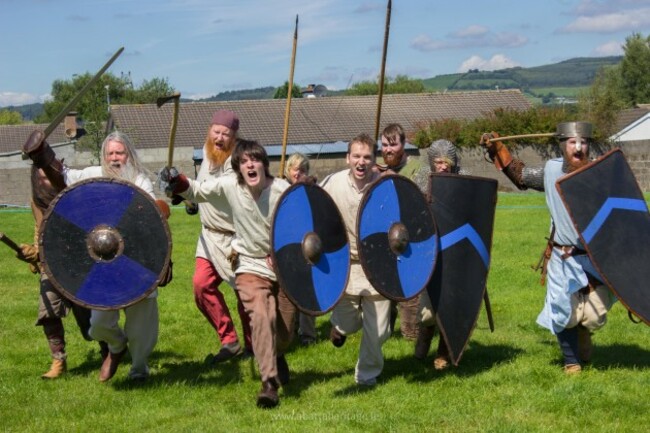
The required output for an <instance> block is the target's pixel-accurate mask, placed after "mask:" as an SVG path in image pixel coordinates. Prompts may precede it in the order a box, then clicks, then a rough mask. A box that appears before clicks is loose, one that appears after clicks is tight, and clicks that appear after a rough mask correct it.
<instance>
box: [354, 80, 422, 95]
mask: <svg viewBox="0 0 650 433" xmlns="http://www.w3.org/2000/svg"><path fill="white" fill-rule="evenodd" d="M424 92H426V89H425V86H424V83H423V82H422V80H420V79H417V78H409V77H408V76H406V75H397V76H396V77H395V78H391V77H387V78H386V80H385V82H384V93H385V94H390V93H424ZM378 93H379V83H377V82H375V81H360V82H358V83H355V84H353V85H352V87H350V88H349V89H348V90H346V92H345V94H346V95H347V96H365V95H377V94H378Z"/></svg>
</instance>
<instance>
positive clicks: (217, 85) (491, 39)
mask: <svg viewBox="0 0 650 433" xmlns="http://www.w3.org/2000/svg"><path fill="white" fill-rule="evenodd" d="M296 15H299V18H300V24H299V30H298V31H299V37H298V49H297V56H296V66H295V75H294V81H295V82H296V83H298V84H300V85H303V86H304V85H306V84H309V83H316V84H324V85H325V86H327V87H328V88H332V89H343V88H346V87H348V86H349V85H351V84H353V83H355V82H358V81H361V80H368V79H375V78H376V77H377V76H378V73H379V69H380V64H381V49H382V44H383V37H384V22H385V17H386V1H385V0H380V1H374V0H267V1H263V0H83V1H82V0H0V40H1V41H2V44H1V46H0V57H1V58H2V66H0V107H2V106H7V105H22V104H27V103H32V102H38V101H42V100H43V99H44V98H46V97H47V96H48V94H49V93H50V91H51V84H52V82H53V81H54V80H56V79H66V80H67V79H70V78H72V76H73V74H80V73H84V72H92V73H94V72H95V71H97V70H98V69H99V68H100V67H101V66H102V65H103V64H104V63H105V62H106V61H107V60H108V58H109V57H110V56H111V54H112V53H114V52H115V51H116V50H117V49H118V48H119V47H121V46H124V47H125V51H124V53H123V54H122V55H121V56H120V58H118V59H117V61H116V62H115V63H114V64H113V66H112V67H111V69H110V71H111V72H112V73H113V74H115V75H117V76H119V75H120V74H122V73H130V75H131V78H132V80H133V82H134V84H136V85H139V84H141V83H142V81H143V80H150V79H152V78H154V77H160V78H166V79H168V81H169V83H170V84H171V85H172V86H174V87H175V88H176V89H177V90H179V91H180V92H181V94H182V96H183V97H184V98H193V99H196V98H203V97H208V96H211V95H215V94H217V93H219V92H223V91H227V90H238V89H247V88H255V87H263V86H279V85H281V84H282V83H283V82H284V81H286V80H287V78H288V75H289V66H290V58H291V48H292V41H293V29H294V22H295V17H296ZM648 31H650V0H537V1H530V0H529V1H525V0H493V1H487V0H453V1H451V0H449V1H447V0H445V1H440V0H393V7H392V17H391V27H390V39H389V46H388V57H387V64H386V73H387V75H389V76H395V75H396V74H406V75H409V76H411V77H418V78H429V77H433V76H435V75H440V74H449V73H455V72H464V71H466V70H467V69H473V68H478V69H481V70H493V69H501V68H505V67H512V66H524V67H531V66H539V65H544V64H548V63H555V62H558V61H561V60H565V59H569V58H573V57H587V56H607V55H620V54H622V49H621V46H622V45H623V44H624V42H625V38H626V37H627V36H629V35H631V34H632V33H633V32H638V33H641V34H642V35H644V36H647V35H648Z"/></svg>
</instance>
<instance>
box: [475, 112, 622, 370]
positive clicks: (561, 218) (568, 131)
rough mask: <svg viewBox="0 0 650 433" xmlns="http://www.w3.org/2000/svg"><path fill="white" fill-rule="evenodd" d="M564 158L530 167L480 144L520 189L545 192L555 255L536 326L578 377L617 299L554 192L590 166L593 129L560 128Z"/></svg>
mask: <svg viewBox="0 0 650 433" xmlns="http://www.w3.org/2000/svg"><path fill="white" fill-rule="evenodd" d="M555 136H556V137H557V138H558V139H559V141H560V148H561V150H562V153H563V156H562V157H561V158H556V159H551V160H549V161H547V162H546V164H545V165H544V167H527V166H526V165H525V164H524V163H523V162H522V161H521V160H519V159H515V158H513V157H512V155H511V154H510V152H509V151H508V149H507V148H506V147H505V146H504V145H503V144H502V143H501V142H499V141H494V142H492V141H490V139H491V138H492V137H491V135H490V134H484V135H483V137H482V138H481V144H482V145H484V146H485V147H486V148H487V152H488V156H489V157H490V158H491V159H492V161H493V162H494V163H495V165H496V166H497V168H498V169H500V170H502V171H503V173H504V174H505V175H506V176H507V177H508V178H509V179H510V180H511V181H512V182H513V183H514V184H515V186H516V187H517V188H519V189H521V190H524V189H527V188H532V189H535V190H538V191H544V192H545V195H546V204H547V206H548V210H549V212H550V214H551V224H552V228H551V239H550V242H552V251H551V255H550V258H549V261H548V264H547V281H546V299H545V301H544V308H543V309H542V312H541V313H540V314H539V316H538V317H537V323H538V324H539V325H540V326H542V327H544V328H547V329H548V330H550V331H551V332H552V333H553V334H554V335H556V336H557V339H558V343H559V345H560V349H561V350H562V354H563V356H564V371H565V372H566V373H567V374H577V373H580V371H581V370H582V365H583V364H585V363H587V362H589V360H590V358H591V351H592V344H591V334H592V332H593V331H595V330H597V329H599V328H601V327H602V326H604V325H605V322H606V321H607V312H608V311H609V309H610V308H611V306H612V304H613V302H614V297H613V296H612V295H611V293H610V291H609V290H608V289H607V287H605V286H604V285H603V283H602V277H601V276H600V275H599V274H598V272H597V271H596V269H595V267H594V266H593V264H592V263H591V260H590V259H589V256H587V253H586V251H585V250H584V246H583V245H582V243H581V241H580V238H579V236H578V233H577V231H576V229H575V227H574V225H573V223H572V221H571V217H570V216H569V212H568V211H567V209H566V207H565V205H564V203H563V202H562V200H561V198H560V194H559V193H558V191H557V189H556V188H555V182H556V181H557V180H558V179H559V178H561V177H562V176H564V175H566V174H568V173H571V172H573V171H575V170H576V169H578V168H580V167H582V166H584V165H586V164H587V163H588V162H589V147H590V145H591V144H592V125H591V124H590V123H587V122H565V123H560V124H558V126H557V131H556V134H555Z"/></svg>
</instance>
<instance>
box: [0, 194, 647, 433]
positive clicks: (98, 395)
mask: <svg viewBox="0 0 650 433" xmlns="http://www.w3.org/2000/svg"><path fill="white" fill-rule="evenodd" d="M497 206H498V207H497V213H496V223H495V231H494V239H493V246H492V252H493V254H492V267H491V271H490V278H489V282H488V288H489V293H490V299H491V302H492V308H493V313H494V320H495V325H496V330H495V332H494V333H490V331H489V328H488V325H487V320H486V317H485V314H484V313H481V316H480V317H479V320H478V324H477V327H476V330H475V331H474V334H473V337H472V340H471V343H470V345H469V347H468V349H467V350H466V352H465V356H464V357H463V359H462V360H461V363H460V366H459V367H458V368H452V369H451V370H449V371H447V372H444V373H439V372H436V371H434V370H433V369H432V368H431V362H432V359H431V357H430V358H429V359H427V361H426V362H420V361H417V360H415V359H414V358H413V356H412V354H413V346H412V343H410V342H408V341H406V340H403V339H402V338H400V337H398V336H395V337H392V338H391V339H390V340H389V341H388V342H387V343H386V344H385V345H384V355H385V359H386V365H385V369H384V373H383V375H382V379H381V382H380V384H379V385H378V386H376V387H374V388H371V389H364V388H360V387H357V386H356V385H355V384H354V380H353V372H354V364H355V361H356V358H357V352H358V347H359V339H360V335H358V334H357V335H353V336H351V337H350V338H348V340H347V342H346V344H345V346H343V347H342V348H340V349H336V348H334V347H333V346H332V345H331V344H329V342H328V341H327V340H326V339H325V338H324V336H325V335H327V332H328V331H329V326H328V323H327V317H320V318H318V321H317V325H318V328H319V332H320V334H321V340H320V342H319V343H318V344H316V345H314V346H312V347H309V348H307V349H305V348H302V347H299V346H297V345H296V346H293V348H292V350H291V352H290V353H289V354H288V357H287V358H288V362H289V366H290V369H291V371H292V381H291V383H290V384H289V385H288V386H287V387H286V388H284V389H283V390H282V391H281V398H282V400H281V404H280V406H279V407H278V408H277V409H275V410H272V411H264V410H259V409H257V408H256V407H255V395H256V393H257V391H258V389H259V378H258V376H257V372H256V368H255V366H254V363H253V362H252V361H241V362H231V363H228V364H224V365H221V366H218V367H216V368H210V367H207V366H205V365H204V364H203V359H204V357H205V356H206V354H207V353H208V352H215V351H216V350H217V339H216V337H215V335H214V332H213V331H212V329H211V328H209V326H208V325H207V322H205V320H204V319H203V317H202V316H201V315H200V314H199V312H198V310H197V309H196V307H195V306H194V301H193V295H192V288H191V277H192V272H193V264H194V260H193V257H194V248H195V243H196V238H197V235H198V231H199V221H198V218H197V217H189V216H187V215H186V214H185V212H184V211H183V210H182V209H181V208H174V210H173V212H172V218H171V220H170V225H171V229H172V233H173V236H174V273H175V275H174V281H173V282H172V283H171V284H170V285H169V286H168V287H165V288H162V289H160V297H159V305H160V321H161V323H160V339H159V342H158V345H157V347H156V349H155V351H154V353H153V356H152V358H151V366H152V370H153V371H152V373H153V374H152V377H151V378H150V380H149V381H148V382H146V383H145V384H142V385H134V384H131V383H129V382H128V381H127V380H126V379H125V377H126V374H127V372H128V362H127V363H125V364H124V365H121V366H120V368H119V370H118V372H117V375H116V376H115V378H114V379H113V380H111V381H110V382H108V383H105V384H101V383H99V382H98V380H97V376H98V372H99V364H100V358H99V353H98V351H97V347H96V345H95V344H94V343H88V342H85V341H83V339H82V338H81V336H80V335H79V333H78V330H77V328H76V325H75V324H74V319H72V318H67V319H66V320H65V325H66V329H67V331H68V333H67V339H68V356H69V357H68V366H69V369H70V371H69V373H68V374H67V375H66V377H65V378H64V379H62V380H57V381H52V382H46V381H43V380H41V379H40V375H41V374H42V373H43V372H44V371H46V370H47V368H48V366H49V362H50V359H49V355H48V349H47V345H46V342H45V339H44V337H43V335H42V331H41V329H40V328H39V327H35V326H34V320H35V315H36V306H37V295H38V284H37V278H36V277H35V276H34V275H32V274H30V273H29V271H28V269H27V266H26V265H24V264H23V263H21V262H18V261H17V260H16V259H15V258H13V255H12V253H11V251H10V250H9V249H7V248H5V247H2V249H0V294H1V296H2V300H3V302H1V303H0V318H1V319H0V320H1V322H0V336H1V340H0V341H2V348H1V349H0V428H1V429H2V430H4V431H17V432H25V431H27V432H32V431H36V432H38V431H43V432H44V431H48V432H58V431H66V432H70V431H79V432H82V431H83V432H85V431H91V430H93V431H101V432H104V431H134V432H135V431H138V432H140V431H215V432H216V431H256V432H257V431H282V432H285V431H287V432H308V431H317V430H318V431H335V432H353V431H354V432H356V431H364V432H383V431H396V432H402V431H413V432H418V431H432V432H433V431H436V432H438V431H444V432H447V431H448V432H466V431H495V432H521V431H526V432H528V431H530V432H543V431H548V432H565V431H566V432H569V431H592V432H612V431H614V432H619V431H621V432H626V431H640V430H641V431H642V430H644V427H643V426H644V425H645V426H646V428H647V426H648V425H650V411H649V408H650V399H649V398H648V387H649V386H650V368H649V367H650V347H649V346H650V344H649V343H650V338H649V337H650V330H649V328H648V327H647V326H645V325H643V324H640V325H635V324H632V323H631V322H630V321H629V320H628V319H627V313H626V311H625V309H624V308H623V307H622V306H621V305H620V304H617V305H616V306H615V307H614V308H613V309H612V311H611V313H610V315H609V323H608V324H607V326H605V328H604V329H603V330H601V331H599V332H598V333H597V334H596V336H595V339H594V341H595V350H594V359H593V363H592V365H591V366H589V367H588V368H587V369H586V371H584V372H583V374H582V375H580V376H578V377H566V376H565V375H564V374H563V373H562V371H561V366H560V363H561V357H560V353H559V350H558V348H557V344H556V341H555V339H554V337H553V336H552V335H551V334H550V333H549V332H548V331H546V330H544V329H541V328H540V327H538V326H537V325H536V324H535V318H536V316H537V314H538V312H539V310H540V308H541V306H542V302H543V297H544V287H542V286H540V285H539V281H538V280H539V274H536V273H534V272H533V271H532V270H531V268H530V266H531V265H533V264H534V263H536V262H537V260H538V258H539V254H540V253H541V250H542V248H543V246H544V245H543V244H544V236H545V235H546V234H547V231H548V213H547V211H546V208H545V206H544V197H543V196H542V195H541V194H537V193H533V194H500V195H499V198H498V204H497ZM0 220H1V221H2V223H1V224H0V230H2V231H4V232H5V233H7V234H8V235H10V236H11V237H12V238H14V239H15V240H16V241H18V242H25V241H29V240H30V239H31V233H30V230H31V228H32V223H31V214H30V213H28V212H27V211H26V210H25V211H0ZM223 288H224V291H225V293H226V294H227V298H228V301H229V302H230V305H231V306H233V307H234V302H233V298H234V297H233V295H232V292H231V290H230V289H229V288H227V287H226V286H224V287H223ZM233 310H234V308H233ZM238 329H239V325H238Z"/></svg>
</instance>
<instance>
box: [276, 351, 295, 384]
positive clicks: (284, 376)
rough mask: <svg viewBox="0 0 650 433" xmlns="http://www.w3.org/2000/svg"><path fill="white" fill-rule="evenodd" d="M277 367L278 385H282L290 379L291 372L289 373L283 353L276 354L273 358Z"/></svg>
mask: <svg viewBox="0 0 650 433" xmlns="http://www.w3.org/2000/svg"><path fill="white" fill-rule="evenodd" d="M275 360H276V363H277V367H278V380H279V381H280V385H282V386H284V385H287V384H288V383H289V380H290V379H291V374H290V373H289V365H288V364H287V360H286V358H285V357H284V355H280V356H277V357H276V358H275Z"/></svg>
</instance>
